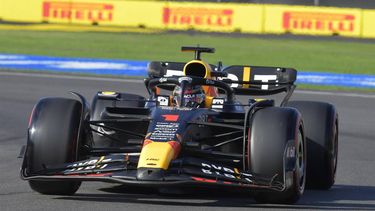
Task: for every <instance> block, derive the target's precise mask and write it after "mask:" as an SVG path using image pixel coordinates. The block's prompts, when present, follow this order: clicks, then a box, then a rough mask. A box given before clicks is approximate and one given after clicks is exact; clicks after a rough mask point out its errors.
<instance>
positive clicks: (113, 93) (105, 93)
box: [101, 91, 116, 95]
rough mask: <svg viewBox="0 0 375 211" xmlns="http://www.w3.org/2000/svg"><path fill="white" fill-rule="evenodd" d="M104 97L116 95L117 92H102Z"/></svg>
mask: <svg viewBox="0 0 375 211" xmlns="http://www.w3.org/2000/svg"><path fill="white" fill-rule="evenodd" d="M101 94H102V95H115V94H116V92H110V91H105V92H101Z"/></svg>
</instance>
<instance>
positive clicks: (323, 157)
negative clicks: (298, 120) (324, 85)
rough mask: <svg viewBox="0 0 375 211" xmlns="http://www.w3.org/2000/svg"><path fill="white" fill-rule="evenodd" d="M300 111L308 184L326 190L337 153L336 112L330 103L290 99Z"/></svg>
mask: <svg viewBox="0 0 375 211" xmlns="http://www.w3.org/2000/svg"><path fill="white" fill-rule="evenodd" d="M288 106H290V107H294V108H296V109H297V110H298V111H300V112H301V115H302V119H303V122H304V125H305V135H306V143H307V166H308V168H307V181H306V182H307V183H306V186H307V188H312V189H320V190H328V189H330V188H331V187H332V185H333V184H334V183H335V177H336V170H337V157H338V114H337V111H336V108H335V107H334V106H333V105H332V104H329V103H324V102H313V101H291V102H289V103H288Z"/></svg>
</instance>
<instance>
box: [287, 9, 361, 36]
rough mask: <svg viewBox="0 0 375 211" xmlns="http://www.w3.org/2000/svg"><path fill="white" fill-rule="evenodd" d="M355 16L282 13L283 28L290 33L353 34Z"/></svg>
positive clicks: (319, 13)
mask: <svg viewBox="0 0 375 211" xmlns="http://www.w3.org/2000/svg"><path fill="white" fill-rule="evenodd" d="M354 27H355V16H354V15H351V14H334V13H322V12H284V14H283V28H284V29H285V30H290V31H311V32H333V33H338V32H353V31H354Z"/></svg>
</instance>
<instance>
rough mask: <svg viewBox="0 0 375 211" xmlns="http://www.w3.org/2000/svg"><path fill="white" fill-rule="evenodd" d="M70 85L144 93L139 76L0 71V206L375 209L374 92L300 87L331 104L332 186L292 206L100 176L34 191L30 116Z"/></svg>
mask: <svg viewBox="0 0 375 211" xmlns="http://www.w3.org/2000/svg"><path fill="white" fill-rule="evenodd" d="M71 90H74V91H77V92H79V93H81V94H82V95H84V96H85V97H86V98H87V99H88V100H89V101H91V99H92V97H93V96H94V95H95V93H96V92H97V91H101V90H103V91H121V92H130V93H135V94H141V95H146V89H145V88H144V85H143V81H142V80H130V79H119V78H118V79H116V78H98V77H83V76H71V75H50V74H38V73H32V74H31V73H15V72H4V71H1V72H0V172H1V173H0V205H1V207H0V210H56V211H57V210H163V211H165V210H176V209H177V210H258V209H263V208H265V209H267V210H269V209H275V210H280V209H281V210H283V209H287V210H289V209H307V210H315V209H317V210H375V177H374V175H375V111H374V110H375V94H372V93H353V92H335V91H330V92H321V91H307V90H298V88H297V90H296V91H295V94H294V95H293V97H292V99H295V100H296V99H298V100H314V101H326V102H330V103H332V104H334V105H336V107H337V109H338V112H339V160H338V171H337V177H336V183H335V185H334V186H333V188H332V189H331V190H329V191H314V190H306V191H305V194H304V196H303V197H302V198H301V199H300V201H299V202H298V203H297V204H296V205H262V204H256V203H255V202H254V201H253V200H252V198H251V197H250V196H247V195H244V194H234V193H227V192H225V191H223V192H221V193H217V192H215V193H213V192H205V191H198V190H197V192H196V193H193V194H192V193H190V194H159V193H156V192H154V191H150V190H147V189H139V188H138V189H134V188H127V187H124V186H120V185H116V184H109V183H98V182H91V183H90V182H85V183H83V185H82V186H81V188H80V189H79V190H78V192H77V193H76V194H75V195H73V196H48V195H40V194H38V193H36V192H33V191H32V190H31V189H30V188H29V186H28V184H27V182H25V181H22V180H21V179H20V177H19V169H20V165H21V161H22V160H21V159H17V156H18V154H19V151H20V148H21V146H22V145H24V144H25V143H26V130H27V124H28V121H29V115H30V113H31V110H32V108H33V106H34V104H35V103H36V102H37V101H38V100H39V99H40V98H43V97H52V96H58V97H72V96H71V95H70V94H68V92H69V91H71ZM240 99H244V100H245V99H246V98H245V97H240ZM270 156H271V155H270Z"/></svg>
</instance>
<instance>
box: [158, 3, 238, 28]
mask: <svg viewBox="0 0 375 211" xmlns="http://www.w3.org/2000/svg"><path fill="white" fill-rule="evenodd" d="M232 22H233V10H232V9H211V8H187V7H174V8H171V7H165V8H164V9H163V23H164V24H165V25H177V26H214V27H228V26H232Z"/></svg>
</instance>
